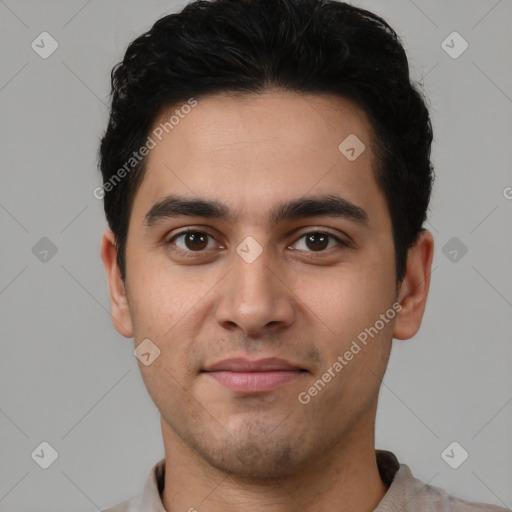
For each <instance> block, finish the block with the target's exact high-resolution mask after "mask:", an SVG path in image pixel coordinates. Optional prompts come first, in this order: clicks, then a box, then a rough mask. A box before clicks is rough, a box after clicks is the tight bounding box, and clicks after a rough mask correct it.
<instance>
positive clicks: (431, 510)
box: [396, 464, 510, 512]
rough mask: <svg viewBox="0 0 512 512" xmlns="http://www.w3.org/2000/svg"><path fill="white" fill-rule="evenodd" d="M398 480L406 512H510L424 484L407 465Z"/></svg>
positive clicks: (399, 474)
mask: <svg viewBox="0 0 512 512" xmlns="http://www.w3.org/2000/svg"><path fill="white" fill-rule="evenodd" d="M396 480H397V482H396V483H397V484H399V487H401V488H402V489H401V491H402V493H403V497H404V502H405V505H406V507H405V509H406V510H411V511H412V510H415V511H416V510H421V511H425V512H506V511H509V512H510V509H508V508H503V507H499V506H497V505H491V504H488V503H481V502H475V501H468V500H465V499H463V498H459V497H457V496H454V495H452V494H450V493H449V492H448V491H447V490H445V489H443V488H441V487H437V486H434V485H430V484H424V483H423V482H422V481H421V480H418V479H417V478H415V477H414V476H413V475H412V473H411V470H410V469H409V467H408V466H407V465H406V464H400V469H399V471H398V472H397V474H396ZM409 507H410V508H409Z"/></svg>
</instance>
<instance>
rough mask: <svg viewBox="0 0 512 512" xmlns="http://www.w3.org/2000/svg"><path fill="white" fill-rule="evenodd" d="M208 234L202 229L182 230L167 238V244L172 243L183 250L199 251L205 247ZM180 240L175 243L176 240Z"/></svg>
mask: <svg viewBox="0 0 512 512" xmlns="http://www.w3.org/2000/svg"><path fill="white" fill-rule="evenodd" d="M209 238H210V235H208V234H207V233H204V232H202V231H192V230H190V231H184V232H182V233H178V234H177V235H175V236H174V237H172V238H171V240H169V242H168V243H169V244H174V245H176V247H178V249H179V250H181V251H184V252H190V251H191V252H201V251H203V250H204V249H206V247H207V245H208V239H209ZM178 240H179V241H180V242H179V243H177V241H178Z"/></svg>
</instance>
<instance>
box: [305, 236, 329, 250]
mask: <svg viewBox="0 0 512 512" xmlns="http://www.w3.org/2000/svg"><path fill="white" fill-rule="evenodd" d="M315 238H318V239H320V240H319V241H318V242H315V241H314V240H315ZM307 240H308V242H310V243H311V244H312V245H313V248H316V249H318V248H321V249H324V248H325V247H326V246H327V244H326V243H325V242H326V241H327V236H326V235H323V234H321V233H312V234H311V235H309V236H308V238H307Z"/></svg>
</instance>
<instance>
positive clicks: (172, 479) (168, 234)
mask: <svg viewBox="0 0 512 512" xmlns="http://www.w3.org/2000/svg"><path fill="white" fill-rule="evenodd" d="M112 87H113V96H112V111H111V115H110V121H109V125H108V128H107V131H106V133H105V135H104V138H103V140H102V143H101V151H100V160H101V161H100V165H101V171H102V174H103V181H104V184H103V187H102V190H101V194H102V195H104V205H105V212H106V216H107V220H108V222H109V227H110V229H109V230H107V231H106V233H105V234H104V236H103V240H102V248H101V253H102V258H103V261H104V264H105V268H106V271H107V276H108V281H109V286H110V298H111V308H112V317H113V321H114V325H115V327H116V329H117V330H118V331H119V332H120V333H121V334H122V335H123V336H126V337H133V338H134V340H135V346H136V350H135V353H136V355H137V357H138V359H139V361H140V364H139V366H140V370H141V372H142V376H143V379H144V382H145V384H146V387H147V389H148V392H149V394H150V396H151V398H152V399H153V401H154V403H155V405H156V407H157V408H158V410H159V412H160V414H161V426H162V435H163V441H164V447H165V459H162V460H161V461H159V462H158V463H157V464H156V465H155V466H154V467H153V468H152V470H151V472H150V474H149V476H148V479H147V481H146V485H145V488H144V491H143V493H142V495H141V496H139V497H138V498H134V499H132V500H130V501H128V502H124V503H122V504H120V505H118V506H116V507H113V508H111V509H109V511H110V512H120V511H127V512H128V511H130V512H135V511H137V512H142V511H144V512H154V511H159V512H161V511H163V510H166V511H167V512H177V511H187V510H188V511H190V512H192V511H195V510H197V511H209V512H227V511H228V512H229V511H235V510H250V511H263V510H264V511H266V512H288V511H296V510H307V511H312V512H320V511H326V510H336V511H337V512H348V511H352V512H353V511H356V512H357V511H361V512H363V511H371V510H376V511H379V512H383V511H388V510H393V511H398V510H404V511H405V510H429V511H430V510H431V511H441V510H443V511H444V510H452V511H469V510H471V511H474V510H482V511H492V510H496V511H497V510H504V509H501V508H499V507H495V506H491V505H484V504H471V503H469V502H467V501H464V500H462V499H457V498H454V497H452V496H450V495H449V494H448V493H447V492H446V491H443V490H441V489H438V488H435V487H432V486H428V485H423V484H422V482H420V481H419V480H417V479H415V478H414V477H413V475H412V474H411V472H410V470H409V468H408V467H407V466H406V465H405V464H400V463H399V462H398V460H397V459H396V457H395V456H394V455H393V454H392V453H391V452H387V451H383V450H375V442H374V428H375V416H376V410H377V401H378V393H379V388H380V384H381V380H382V378H383V376H384V373H385V370H386V365H387V362H388V358H389V355H390V350H391V346H392V340H393V338H397V339H408V338H411V337H412V336H414V334H415V333H416V332H417V331H418V329H419V327H420V324H421V320H422V316H423V312H424V309H425V304H426V300H427V295H428V290H429V284H430V271H431V263H432V256H433V237H432V235H431V233H430V232H429V231H427V230H425V229H423V223H424V221H425V220H426V211H427V207H428V203H429V198H430V193H431V188H432V181H433V170H432V165H431V162H430V147H431V142H432V129H431V124H430V119H429V114H428V111H427V109H426V107H425V104H424V101H423V99H422V96H421V94H420V93H419V92H418V90H417V89H416V88H415V86H414V85H413V84H411V82H410V79H409V69H408V62H407V58H406V55H405V52H404V50H403V48H402V46H401V44H400V41H399V39H398V36H397V35H396V34H395V32H394V31H393V30H392V29H391V28H390V27H389V26H388V25H387V24H386V23H385V22H384V21H383V20H382V19H380V18H379V17H377V16H376V15H374V14H372V13H370V12H367V11H364V10H362V9H358V8H356V7H353V6H350V5H348V4H345V3H342V2H336V1H330V0H217V1H211V2H205V1H197V2H193V3H191V4H190V5H188V6H187V7H185V8H184V9H183V10H182V11H181V12H180V13H179V14H173V15H169V16H166V17H164V18H162V19H160V20H159V21H157V22H156V23H155V25H154V26H153V27H152V29H151V30H150V31H149V32H147V33H146V34H143V35H142V36H140V37H139V38H137V39H136V40H135V41H133V42H132V43H131V44H130V46H129V47H128V50H127V52H126V55H125V57H124V60H123V62H122V63H120V64H119V65H118V66H117V67H116V68H115V70H114V72H113V75H112Z"/></svg>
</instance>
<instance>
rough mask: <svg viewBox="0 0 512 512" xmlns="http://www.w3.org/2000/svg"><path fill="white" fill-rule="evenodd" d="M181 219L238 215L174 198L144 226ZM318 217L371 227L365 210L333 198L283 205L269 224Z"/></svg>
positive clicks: (217, 205)
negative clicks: (183, 217)
mask: <svg viewBox="0 0 512 512" xmlns="http://www.w3.org/2000/svg"><path fill="white" fill-rule="evenodd" d="M180 216H189V217H205V218H213V219H220V220H223V221H232V220H234V218H235V214H234V213H233V212H232V211H231V210H230V209H229V208H228V207H227V206H226V205H225V204H223V203H221V202H219V201H217V200H214V199H205V198H200V197H194V198H188V197H183V196H178V195H174V194H171V195H168V196H166V197H165V198H163V199H162V200H160V201H158V202H157V203H155V204H154V205H153V206H152V207H151V209H150V210H149V211H148V212H147V213H146V215H145V217H144V223H145V224H146V226H148V227H152V226H154V225H155V224H156V223H157V222H158V221H160V220H165V219H172V218H176V217H180ZM318 216H322V217H335V218H345V219H348V220H351V221H354V222H356V223H358V224H361V225H362V226H365V227H369V217H368V213H367V212H366V210H364V209H363V208H361V207H360V206H357V205H355V204H354V203H352V202H350V201H348V200H347V199H345V198H343V197H341V196H337V195H333V194H327V195H318V196H306V197H300V198H297V199H293V200H291V201H286V202H283V203H280V204H278V205H276V206H274V207H273V208H272V209H271V210H270V212H269V213H268V216H267V220H268V221H269V223H270V224H271V225H272V226H276V225H278V224H279V223H282V222H285V221H289V220H294V219H301V218H308V217H318Z"/></svg>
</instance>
